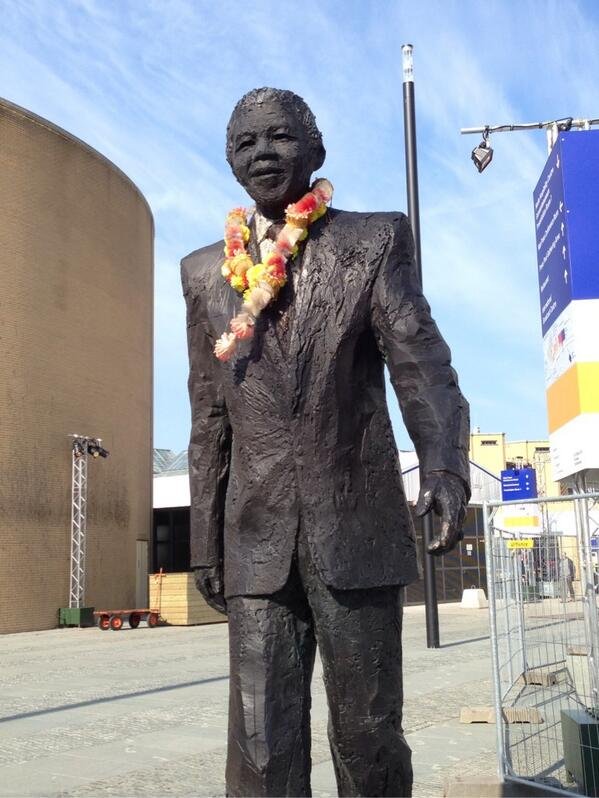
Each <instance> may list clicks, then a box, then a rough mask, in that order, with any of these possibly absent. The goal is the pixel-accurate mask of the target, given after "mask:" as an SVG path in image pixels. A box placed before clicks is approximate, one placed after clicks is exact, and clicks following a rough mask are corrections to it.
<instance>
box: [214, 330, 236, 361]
mask: <svg viewBox="0 0 599 798" xmlns="http://www.w3.org/2000/svg"><path fill="white" fill-rule="evenodd" d="M236 346H237V339H236V338H235V335H234V334H233V333H223V334H222V335H221V337H220V338H219V339H218V341H217V342H216V344H215V345H214V354H215V355H216V357H217V358H218V359H219V360H220V361H222V362H223V363H226V362H227V360H229V359H230V358H231V356H232V355H233V352H234V351H235V347H236Z"/></svg>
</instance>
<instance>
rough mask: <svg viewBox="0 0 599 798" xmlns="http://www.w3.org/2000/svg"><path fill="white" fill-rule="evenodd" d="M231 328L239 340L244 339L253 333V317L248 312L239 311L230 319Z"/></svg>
mask: <svg viewBox="0 0 599 798" xmlns="http://www.w3.org/2000/svg"><path fill="white" fill-rule="evenodd" d="M231 330H232V331H233V335H234V336H235V338H237V339H238V340H239V341H245V340H247V339H248V338H251V337H252V336H253V334H254V319H253V318H252V317H251V316H250V314H249V313H239V314H238V315H237V316H235V318H234V319H231Z"/></svg>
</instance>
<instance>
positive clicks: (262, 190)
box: [231, 100, 315, 218]
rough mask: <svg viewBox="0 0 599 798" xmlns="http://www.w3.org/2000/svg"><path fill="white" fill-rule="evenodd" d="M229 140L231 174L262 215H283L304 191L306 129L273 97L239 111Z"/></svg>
mask: <svg viewBox="0 0 599 798" xmlns="http://www.w3.org/2000/svg"><path fill="white" fill-rule="evenodd" d="M232 144H233V147H232V153H231V165H232V167H233V173H234V175H235V177H236V178H237V180H238V181H239V182H240V183H241V185H242V186H243V187H244V188H245V190H246V191H247V193H248V194H249V195H250V197H251V198H252V199H253V200H254V202H255V203H256V205H257V206H258V209H259V210H261V211H262V212H263V213H266V215H268V216H270V217H271V218H275V217H276V218H278V217H279V216H282V215H283V212H284V210H285V207H286V206H287V205H288V204H289V203H290V202H295V201H296V200H298V199H299V198H300V197H301V196H302V195H303V194H304V193H305V192H306V191H307V190H308V187H309V184H310V176H311V175H312V172H313V171H314V169H315V165H314V162H313V160H314V159H313V150H312V147H311V145H310V141H309V138H308V133H307V131H306V129H305V128H304V126H303V125H302V124H301V122H299V120H298V119H296V117H295V115H294V114H293V113H292V112H290V111H288V110H287V109H285V108H284V107H283V106H282V105H281V104H280V103H279V102H277V101H276V100H268V101H266V102H263V103H260V104H256V105H254V106H252V107H250V108H247V109H244V110H243V111H241V112H240V113H239V115H238V116H237V118H236V119H235V121H234V126H233V136H232Z"/></svg>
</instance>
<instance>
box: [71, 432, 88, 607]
mask: <svg viewBox="0 0 599 798" xmlns="http://www.w3.org/2000/svg"><path fill="white" fill-rule="evenodd" d="M73 437H75V436H73ZM78 444H79V445H78ZM72 457H73V478H72V490H71V586H70V592H69V607H83V599H84V596H85V544H86V540H85V533H86V527H87V439H86V438H81V437H79V436H76V437H75V440H74V441H73V454H72Z"/></svg>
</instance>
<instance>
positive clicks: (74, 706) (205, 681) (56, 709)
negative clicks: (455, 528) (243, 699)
mask: <svg viewBox="0 0 599 798" xmlns="http://www.w3.org/2000/svg"><path fill="white" fill-rule="evenodd" d="M228 678H229V677H228V676H211V677H210V678H209V679H197V680H195V681H193V682H181V683H180V684H167V685H165V686H164V687H152V688H150V689H148V690H136V691H135V692H133V693H121V694H120V695H110V696H105V697H104V698H92V699H90V700H89V701H77V703H75V704H63V705H62V706H59V707H47V708H45V709H35V710H32V711H31V712H20V713H18V714H16V715H7V716H6V717H0V723H8V722H9V721H11V720H22V719H23V718H35V717H38V716H39V715H50V714H52V713H53V712H65V711H66V710H69V709H81V708H82V707H90V706H93V705H95V704H108V703H109V702H111V701H120V700H121V699H123V698H137V697H138V696H142V695H151V694H152V693H166V692H168V691H169V690H180V689H181V688H182V687H197V685H199V684H210V683H211V682H222V681H225V680H227V679H228Z"/></svg>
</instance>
